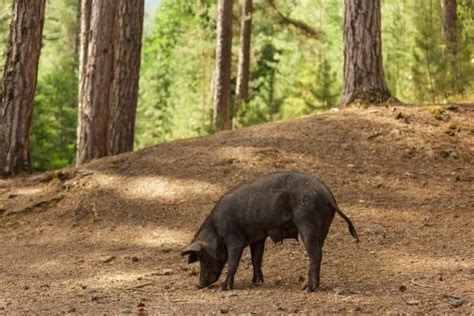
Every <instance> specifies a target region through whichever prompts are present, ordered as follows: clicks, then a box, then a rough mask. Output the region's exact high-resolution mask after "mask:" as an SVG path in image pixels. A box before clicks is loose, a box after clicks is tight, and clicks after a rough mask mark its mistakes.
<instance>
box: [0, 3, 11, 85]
mask: <svg viewBox="0 0 474 316" xmlns="http://www.w3.org/2000/svg"><path fill="white" fill-rule="evenodd" d="M11 6H12V1H11V0H0V78H2V77H3V67H5V63H4V60H5V58H6V53H7V44H8V37H9V34H10V30H9V29H10V21H11V13H12V8H11Z"/></svg>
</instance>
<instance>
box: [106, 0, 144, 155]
mask: <svg viewBox="0 0 474 316" xmlns="http://www.w3.org/2000/svg"><path fill="white" fill-rule="evenodd" d="M143 11H144V0H121V1H120V5H119V12H118V19H117V23H116V25H117V26H116V31H117V35H116V38H115V62H114V67H115V69H114V70H115V72H114V82H113V87H112V95H111V100H110V101H111V102H110V122H109V134H110V135H109V151H110V154H111V155H116V154H120V153H123V152H127V151H131V150H133V141H134V135H135V114H136V109H137V99H138V79H139V73H140V57H141V47H142V32H143V13H144V12H143Z"/></svg>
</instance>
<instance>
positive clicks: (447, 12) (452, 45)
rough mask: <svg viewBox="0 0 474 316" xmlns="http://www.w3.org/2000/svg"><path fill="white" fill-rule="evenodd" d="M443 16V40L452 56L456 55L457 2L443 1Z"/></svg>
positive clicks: (454, 0) (453, 0) (451, 0)
mask: <svg viewBox="0 0 474 316" xmlns="http://www.w3.org/2000/svg"><path fill="white" fill-rule="evenodd" d="M441 16H442V20H443V32H442V33H443V40H444V42H445V44H446V47H447V48H448V50H449V51H450V52H451V54H452V55H456V53H457V44H458V43H457V42H458V15H457V5H456V0H441Z"/></svg>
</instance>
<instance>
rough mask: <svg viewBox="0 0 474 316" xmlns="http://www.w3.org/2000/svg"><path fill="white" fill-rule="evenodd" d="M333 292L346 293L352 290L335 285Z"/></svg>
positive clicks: (350, 292)
mask: <svg viewBox="0 0 474 316" xmlns="http://www.w3.org/2000/svg"><path fill="white" fill-rule="evenodd" d="M334 292H335V293H336V294H337V295H347V294H353V292H352V291H351V290H348V289H345V288H342V287H336V288H335V289H334Z"/></svg>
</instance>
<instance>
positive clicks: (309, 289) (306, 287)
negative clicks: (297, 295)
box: [301, 284, 316, 293]
mask: <svg viewBox="0 0 474 316" xmlns="http://www.w3.org/2000/svg"><path fill="white" fill-rule="evenodd" d="M315 289H316V286H314V285H308V284H305V285H303V286H302V287H301V290H302V291H306V292H308V293H311V292H314V290H315Z"/></svg>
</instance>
